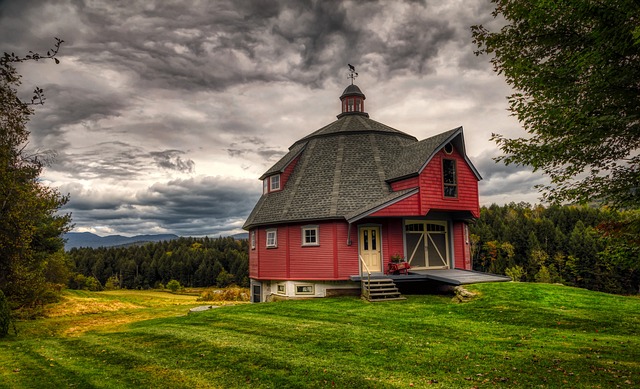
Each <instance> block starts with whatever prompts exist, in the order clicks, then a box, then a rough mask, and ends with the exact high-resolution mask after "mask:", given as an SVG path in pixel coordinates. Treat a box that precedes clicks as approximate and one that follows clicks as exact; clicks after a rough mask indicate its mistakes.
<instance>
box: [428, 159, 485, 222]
mask: <svg viewBox="0 0 640 389" xmlns="http://www.w3.org/2000/svg"><path fill="white" fill-rule="evenodd" d="M442 159H454V160H455V161H456V169H457V184H458V197H456V198H446V197H444V193H443V178H442ZM420 193H421V205H422V209H423V210H430V209H437V210H443V211H465V210H468V211H471V213H472V214H473V216H475V217H480V203H479V199H478V180H477V178H476V176H475V175H474V174H473V171H472V170H471V168H470V167H469V165H467V163H466V161H465V160H464V158H463V157H462V156H461V155H460V153H458V151H457V150H455V149H454V150H453V152H452V153H451V154H445V152H444V151H443V150H440V151H438V153H437V154H436V155H435V156H434V157H433V158H432V159H431V161H429V163H428V164H427V166H426V167H425V168H424V170H423V171H422V173H421V174H420ZM425 213H426V212H425Z"/></svg>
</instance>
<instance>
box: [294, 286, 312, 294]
mask: <svg viewBox="0 0 640 389" xmlns="http://www.w3.org/2000/svg"><path fill="white" fill-rule="evenodd" d="M314 293H315V292H314V290H313V284H296V294H314Z"/></svg>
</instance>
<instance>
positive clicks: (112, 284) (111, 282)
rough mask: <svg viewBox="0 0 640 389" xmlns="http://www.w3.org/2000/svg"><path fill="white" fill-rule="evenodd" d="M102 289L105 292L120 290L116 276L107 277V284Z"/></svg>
mask: <svg viewBox="0 0 640 389" xmlns="http://www.w3.org/2000/svg"><path fill="white" fill-rule="evenodd" d="M104 288H105V289H106V290H114V289H120V280H119V279H118V275H116V274H114V275H112V276H111V277H109V279H108V280H107V282H105V284H104Z"/></svg>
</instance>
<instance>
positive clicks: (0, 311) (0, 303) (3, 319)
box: [0, 290, 11, 338]
mask: <svg viewBox="0 0 640 389" xmlns="http://www.w3.org/2000/svg"><path fill="white" fill-rule="evenodd" d="M10 322H11V310H10V309H9V303H8V302H7V298H6V297H5V296H4V293H3V292H2V291H1V290H0V338H3V337H5V336H7V334H8V333H9V323H10Z"/></svg>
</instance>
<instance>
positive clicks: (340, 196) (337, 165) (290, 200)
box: [243, 89, 480, 229]
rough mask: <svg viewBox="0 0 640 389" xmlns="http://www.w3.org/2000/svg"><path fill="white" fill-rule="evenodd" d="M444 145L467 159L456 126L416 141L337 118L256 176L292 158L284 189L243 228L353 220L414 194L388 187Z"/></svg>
mask: <svg viewBox="0 0 640 389" xmlns="http://www.w3.org/2000/svg"><path fill="white" fill-rule="evenodd" d="M358 91H359V89H358ZM345 92H346V90H345ZM448 142H452V143H453V144H454V146H456V148H457V149H458V150H459V151H460V152H461V154H463V155H464V157H465V158H466V155H465V153H464V140H463V139H462V128H461V127H460V128H456V129H453V130H451V131H447V132H444V133H441V134H438V135H435V136H433V137H430V138H427V139H424V140H422V141H418V140H417V139H416V138H415V137H413V136H411V135H408V134H406V133H404V132H402V131H399V130H396V129H395V128H392V127H389V126H387V125H384V124H382V123H379V122H377V121H375V120H372V119H369V118H368V115H364V114H362V115H360V114H349V115H345V116H340V117H339V119H338V120H336V121H334V122H332V123H330V124H329V125H327V126H325V127H322V128H320V129H319V130H317V131H315V132H313V133H311V134H309V135H307V136H305V137H303V138H302V139H300V140H298V141H297V142H295V143H294V144H293V145H292V146H291V147H290V148H289V152H288V153H287V154H286V155H285V156H284V157H282V159H280V160H279V161H278V162H277V163H276V164H275V165H273V166H272V167H271V168H270V169H269V170H267V171H266V172H265V173H264V174H263V175H262V177H260V179H265V178H266V177H268V176H270V175H273V174H277V173H283V172H284V171H285V169H286V168H287V166H289V165H290V164H291V163H292V162H293V161H294V160H296V159H297V164H296V165H295V168H294V169H293V172H292V174H291V176H289V178H288V180H287V182H286V184H285V185H284V188H283V189H282V190H280V191H276V192H271V193H268V194H263V195H262V197H261V198H260V200H259V201H258V203H257V204H256V206H255V207H254V209H253V211H252V212H251V214H250V215H249V217H248V219H247V221H246V223H245V225H244V226H243V228H245V229H250V228H252V227H255V226H258V225H271V224H280V223H285V222H311V221H319V220H328V219H342V220H351V219H357V218H358V215H364V214H366V213H368V212H369V211H371V210H374V209H377V208H378V207H380V206H383V205H385V204H389V203H392V202H394V201H397V200H398V199H402V198H404V197H405V196H408V195H411V194H412V193H414V189H408V190H404V191H399V192H393V191H392V190H391V186H390V184H389V183H390V182H393V181H396V180H399V179H402V178H405V177H410V176H412V175H417V174H419V173H420V172H421V171H422V169H423V168H424V166H426V164H427V163H428V161H429V160H430V159H431V158H432V157H433V155H435V153H436V152H437V151H438V150H440V149H441V148H442V147H444V145H445V144H447V143H448ZM467 162H469V165H470V166H471V167H472V169H473V171H474V173H475V174H476V176H477V177H478V179H480V175H479V174H477V171H476V170H475V168H473V165H472V164H471V162H470V161H468V160H467Z"/></svg>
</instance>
